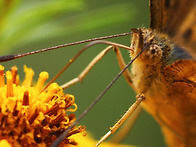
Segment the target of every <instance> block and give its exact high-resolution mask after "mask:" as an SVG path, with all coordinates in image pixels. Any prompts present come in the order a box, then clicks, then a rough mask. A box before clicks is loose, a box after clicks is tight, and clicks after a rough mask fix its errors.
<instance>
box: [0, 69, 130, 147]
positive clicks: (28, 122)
mask: <svg viewBox="0 0 196 147" xmlns="http://www.w3.org/2000/svg"><path fill="white" fill-rule="evenodd" d="M24 71H25V79H24V81H23V83H22V84H21V85H20V84H19V83H20V82H19V75H18V74H17V67H16V66H14V67H12V69H11V71H7V72H6V74H5V77H6V83H5V79H4V67H3V66H1V65H0V146H3V147H12V146H14V147H20V146H30V147H31V146H33V147H34V146H35V147H45V146H50V144H51V143H52V142H53V141H54V140H56V139H57V138H58V136H59V135H61V133H62V132H63V131H64V130H65V129H67V128H68V127H69V126H70V124H71V123H72V122H74V121H75V120H76V117H75V115H74V113H73V112H75V111H76V110H77V105H76V104H75V98H74V96H73V95H71V94H64V93H63V90H62V88H61V87H60V86H59V85H58V84H57V83H52V84H50V85H49V86H48V88H47V89H46V90H43V86H44V83H45V81H46V80H47V79H48V73H47V72H41V73H40V75H39V79H38V81H37V83H36V85H35V86H32V81H33V75H34V71H33V70H32V69H31V68H27V67H26V66H24ZM85 135H86V132H85V127H84V126H79V127H74V128H72V130H71V131H70V132H69V134H68V137H67V138H65V139H64V140H63V142H62V143H61V144H60V147H74V146H76V145H77V147H92V146H94V145H95V144H96V142H97V141H96V140H94V139H93V138H91V136H90V135H88V137H87V136H85ZM102 147H130V146H128V145H116V144H112V143H103V144H102Z"/></svg>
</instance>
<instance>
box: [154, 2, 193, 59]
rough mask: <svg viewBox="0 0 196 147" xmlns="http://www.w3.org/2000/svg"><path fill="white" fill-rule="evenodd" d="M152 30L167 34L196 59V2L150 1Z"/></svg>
mask: <svg viewBox="0 0 196 147" xmlns="http://www.w3.org/2000/svg"><path fill="white" fill-rule="evenodd" d="M150 13H151V24H150V28H151V29H153V30H156V31H158V32H161V33H166V34H168V35H169V36H170V38H171V39H172V41H173V42H174V43H175V44H176V45H178V46H181V47H182V48H185V49H186V50H187V51H188V52H189V53H190V54H191V55H192V56H193V57H194V58H195V59H196V0H150Z"/></svg>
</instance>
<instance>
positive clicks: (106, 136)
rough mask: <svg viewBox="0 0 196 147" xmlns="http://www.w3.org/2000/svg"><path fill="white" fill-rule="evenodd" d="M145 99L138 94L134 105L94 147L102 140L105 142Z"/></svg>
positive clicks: (142, 95)
mask: <svg viewBox="0 0 196 147" xmlns="http://www.w3.org/2000/svg"><path fill="white" fill-rule="evenodd" d="M144 99H145V96H144V94H140V95H138V96H137V97H136V101H135V103H133V104H132V105H131V106H130V107H129V109H128V110H127V111H126V113H125V114H124V115H123V116H122V117H121V118H120V119H119V121H118V122H117V123H116V124H115V125H114V126H113V127H111V128H110V131H109V132H108V133H106V134H105V135H104V136H103V137H102V138H101V139H100V140H99V141H98V143H97V144H96V145H95V147H97V146H99V145H100V144H101V143H102V142H103V141H104V140H106V139H107V138H108V137H109V136H110V135H111V134H113V133H115V132H116V130H117V129H118V128H119V127H120V126H121V125H122V124H123V123H124V122H125V121H126V120H127V119H128V118H129V116H131V115H132V114H133V113H134V112H135V111H136V108H138V106H139V105H140V103H141V102H142V101H143V100H144Z"/></svg>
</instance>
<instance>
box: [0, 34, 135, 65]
mask: <svg viewBox="0 0 196 147" xmlns="http://www.w3.org/2000/svg"><path fill="white" fill-rule="evenodd" d="M130 34H132V32H128V33H122V34H116V35H110V36H104V37H98V38H93V39H87V40H82V41H77V42H73V43H67V44H63V45H57V46H53V47H49V48H44V49H40V50H36V51H31V52H28V53H22V54H15V55H7V56H0V62H5V61H10V60H14V59H17V58H21V57H24V56H28V55H33V54H37V53H41V52H45V51H50V50H55V49H59V48H63V47H67V46H72V45H77V44H82V43H86V42H92V41H96V40H103V39H109V38H114V37H120V36H126V35H130Z"/></svg>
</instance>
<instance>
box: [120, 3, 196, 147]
mask: <svg viewBox="0 0 196 147" xmlns="http://www.w3.org/2000/svg"><path fill="white" fill-rule="evenodd" d="M194 6H195V1H194V0H192V1H191V0H190V1H179V2H178V1H168V0H165V1H155V0H151V1H150V9H151V26H150V29H144V28H141V29H133V30H132V31H133V36H132V40H131V48H132V49H133V51H132V52H131V51H130V56H131V58H134V57H135V56H136V55H137V54H138V53H139V51H141V50H142V49H143V48H145V50H144V51H143V53H142V54H141V55H140V56H139V57H138V58H137V59H136V60H135V62H133V65H132V69H131V73H132V78H131V80H130V77H128V78H126V79H127V80H129V82H130V85H132V87H133V89H134V90H135V91H136V92H137V93H138V94H140V93H143V94H144V95H145V97H146V99H145V100H144V101H143V102H142V106H143V107H144V108H145V109H146V110H147V111H148V112H149V113H150V114H151V115H153V116H154V118H155V119H156V120H157V121H158V123H159V124H160V126H161V127H162V130H163V133H164V134H165V139H166V142H167V144H168V145H169V146H195V144H196V143H195V137H196V135H195V121H196V118H195V116H194V114H195V112H196V105H195V103H196V101H195V98H194V96H195V73H196V63H195V61H194V50H195V38H194V28H195V13H196V9H195V7H194ZM171 12H174V13H171ZM172 41H173V42H172ZM174 43H175V45H174ZM184 48H185V49H186V50H184ZM121 68H123V67H121Z"/></svg>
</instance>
